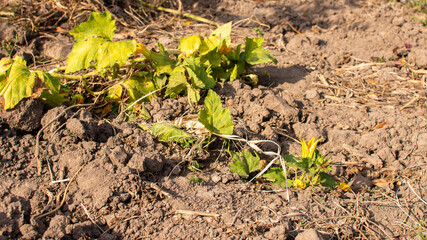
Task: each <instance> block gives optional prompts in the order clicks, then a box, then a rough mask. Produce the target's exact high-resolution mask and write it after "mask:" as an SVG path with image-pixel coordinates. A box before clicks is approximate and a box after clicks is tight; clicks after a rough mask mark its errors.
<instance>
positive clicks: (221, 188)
mask: <svg viewBox="0 0 427 240" xmlns="http://www.w3.org/2000/svg"><path fill="white" fill-rule="evenodd" d="M36 2H38V3H40V4H39V5H37V6H38V8H34V9H36V10H37V11H38V12H37V14H35V15H34V16H35V19H30V20H31V21H34V22H35V23H39V24H40V27H41V31H39V32H38V33H36V32H35V31H31V30H29V29H31V28H29V27H28V26H26V27H24V26H20V25H15V24H14V25H11V24H7V23H3V22H0V30H1V29H3V32H4V33H5V34H4V35H2V36H0V37H1V38H0V41H1V42H2V43H3V44H9V45H7V46H12V45H10V44H12V42H10V40H11V39H12V37H14V36H17V41H16V48H15V49H14V50H13V51H12V52H11V53H12V54H20V53H23V52H25V51H27V50H28V51H29V52H28V53H30V55H28V56H27V58H26V59H28V60H31V61H32V62H34V60H37V59H42V58H45V57H50V58H63V57H65V56H66V55H67V53H68V52H69V50H70V48H71V46H72V42H71V39H72V38H71V37H70V36H69V35H68V34H67V33H65V32H64V31H62V30H61V29H66V30H70V29H71V28H72V27H73V26H75V25H76V24H77V23H78V22H80V21H82V20H83V19H84V17H85V16H87V15H88V14H89V11H87V10H84V11H82V14H81V15H78V16H76V15H75V13H74V11H68V10H69V9H70V5H67V4H65V3H63V4H60V5H58V6H57V7H58V8H60V9H62V10H61V11H56V10H55V9H56V8H52V6H50V5H48V4H46V3H45V2H43V1H36ZM124 2H125V1H117V3H115V2H114V1H113V2H112V3H107V2H105V3H103V4H100V3H93V2H91V1H87V5H86V8H87V9H92V10H98V11H102V10H106V9H108V10H110V11H111V12H112V13H113V14H114V16H115V17H117V19H118V20H117V21H118V23H119V30H118V33H117V37H118V38H122V39H126V38H137V40H138V41H139V42H142V43H144V44H147V45H148V46H154V43H155V42H157V41H161V42H162V43H164V44H165V46H166V47H167V48H175V47H176V46H177V45H178V44H179V38H181V37H183V36H188V35H191V34H199V33H209V32H210V30H212V29H213V28H212V27H210V26H207V25H200V24H197V23H196V20H192V22H191V23H186V21H187V20H188V19H183V18H180V17H175V18H174V21H170V20H169V19H168V18H169V17H170V16H171V15H166V14H165V13H160V12H156V11H153V10H152V9H148V8H143V9H142V10H141V11H138V10H136V8H129V9H128V8H125V7H123V6H126V4H124ZM179 2H180V1H169V2H168V3H167V4H169V5H168V7H175V8H178V7H179V6H178V5H179V4H178V3H179ZM31 4H32V3H26V2H25V1H24V2H23V5H22V7H21V9H20V11H16V12H15V13H14V14H17V15H19V12H21V13H26V12H27V11H29V9H31V8H30V7H31V6H33V5H31ZM4 6H5V7H4V9H6V10H10V9H11V7H12V6H13V5H12V4H11V3H4ZM34 6H35V5H34ZM34 6H33V7H34ZM42 6H43V7H42ZM132 6H133V5H132ZM74 7H75V8H76V9H86V8H84V6H83V4H82V3H78V4H76V5H75V6H74ZM181 7H182V9H183V10H184V11H190V12H191V13H193V14H198V15H200V16H203V17H206V18H210V19H213V20H215V21H217V22H222V23H225V22H227V21H230V20H233V21H234V25H235V27H234V30H233V39H236V40H235V41H236V43H241V42H243V38H244V37H245V36H251V37H254V36H257V34H260V33H261V32H263V33H264V37H265V41H266V46H267V48H268V49H269V50H270V51H271V52H272V53H273V55H275V56H276V57H277V58H278V60H279V63H278V64H277V65H276V66H271V65H269V66H261V67H259V68H257V69H256V70H257V71H258V72H259V73H260V76H259V78H260V79H259V85H257V86H249V85H246V84H244V83H242V82H241V81H238V80H236V81H233V82H224V83H219V84H218V85H217V86H216V88H215V90H216V91H217V92H218V94H219V96H220V97H221V99H222V101H223V104H224V106H227V107H229V108H230V111H231V114H232V119H233V122H234V124H235V128H234V129H235V130H234V134H236V135H239V136H241V137H243V138H247V139H250V140H254V139H267V140H272V141H275V142H277V143H278V144H279V145H280V146H281V148H282V154H288V153H291V154H297V155H298V154H300V151H301V150H300V149H301V145H300V143H299V142H298V141H299V140H300V139H306V140H308V139H310V138H311V137H316V138H317V139H321V143H320V144H319V151H320V152H321V153H323V154H324V155H326V157H327V158H330V159H331V164H332V167H333V171H332V173H331V174H332V175H333V177H334V178H335V179H336V180H337V181H338V182H345V183H348V184H349V185H350V187H351V188H352V191H347V192H346V191H343V190H341V189H339V188H337V189H335V190H332V191H331V190H325V189H320V188H312V187H310V188H308V189H305V190H302V189H289V190H287V189H280V188H278V187H275V186H272V185H271V184H270V183H268V182H265V181H263V180H261V179H258V180H256V181H254V182H252V183H248V182H247V180H244V179H241V178H240V177H239V176H238V175H237V174H233V173H231V172H230V169H229V166H228V163H229V162H230V159H229V157H228V155H227V154H226V152H225V151H224V150H223V149H222V146H221V144H220V143H219V142H213V143H211V144H210V147H209V148H208V149H192V150H190V149H188V148H184V149H183V148H181V147H179V146H175V145H169V144H164V143H161V142H159V141H158V140H157V139H156V138H154V137H153V136H152V135H151V134H150V133H149V132H147V131H144V130H143V129H142V128H141V127H140V126H139V125H138V124H137V123H138V122H123V121H121V120H117V119H115V118H113V117H110V118H107V119H100V118H99V117H98V116H96V115H93V111H91V109H90V108H67V107H66V106H60V107H56V108H52V109H48V108H47V107H46V106H45V105H44V104H43V103H42V102H40V101H38V100H31V99H26V100H24V101H22V102H21V103H20V104H19V105H18V106H17V107H16V108H15V109H14V110H12V111H1V112H0V119H1V122H0V164H1V168H0V182H1V184H0V199H1V201H0V239H40V238H42V239H49V238H61V239H136V238H150V239H151V238H159V239H188V238H197V239H204V238H208V239H214V238H218V239H228V238H239V239H240V238H242V239H243V238H245V239H246V238H249V239H252V238H253V239H354V238H379V239H393V238H399V239H410V238H412V237H413V236H416V235H417V234H418V236H420V237H422V236H426V235H427V233H426V226H425V223H424V221H423V220H425V219H426V214H425V213H426V212H427V206H426V204H425V199H426V198H425V196H426V195H427V192H426V189H427V186H426V182H427V181H426V180H427V179H426V176H427V172H426V169H427V168H426V167H425V166H426V165H427V158H426V156H427V150H426V149H427V130H426V129H427V121H426V117H427V116H426V112H427V111H426V107H425V100H426V97H427V92H426V82H425V70H424V69H425V68H426V67H427V64H426V57H425V56H426V55H425V54H424V53H425V50H424V49H423V47H424V46H425V45H426V43H427V42H426V41H427V38H426V37H425V34H423V33H425V31H426V28H425V27H424V26H423V25H422V24H421V23H420V22H419V21H417V20H416V19H417V17H418V15H419V13H417V12H414V11H413V10H412V9H408V8H405V6H404V5H402V4H399V3H379V2H376V3H373V2H372V1H371V2H369V1H323V2H320V1H312V2H307V1H299V0H293V1H287V2H286V3H285V2H274V3H273V2H268V1H250V2H247V1H227V0H221V1H211V2H204V3H202V2H198V1H185V2H183V5H182V6H181ZM67 9H68V10H67ZM229 9H233V11H230V10H229ZM144 11H146V12H144ZM61 13H62V15H61ZM43 16H44V17H45V18H46V19H45V20H42V17H43ZM61 16H62V17H61ZM73 16H74V17H75V18H74V17H73ZM129 19H133V20H134V21H135V23H134V24H130V23H131V22H132V21H130V20H129ZM148 20H153V23H150V24H149V23H148ZM30 25H31V24H30ZM56 27H60V28H58V29H56ZM254 28H257V29H258V33H257V31H255V30H254ZM53 29H55V31H53ZM4 46H6V45H4ZM24 49H26V50H25V51H24ZM0 54H1V56H7V55H8V54H9V53H8V52H7V51H6V49H4V48H3V49H0ZM33 55H34V56H33ZM264 73H265V74H264ZM144 107H145V108H146V109H147V111H148V112H149V113H150V115H151V120H150V121H151V122H164V121H174V120H176V119H177V118H179V117H182V116H184V115H187V114H190V113H196V112H197V109H198V107H199V106H195V105H193V106H191V105H190V104H189V103H188V101H187V99H186V98H178V99H167V100H162V99H161V98H155V99H153V100H152V101H151V102H150V103H144ZM138 121H142V120H138ZM41 129H42V131H41V133H40V138H39V139H37V132H38V131H40V130H41ZM37 141H39V143H40V144H39V149H38V151H35V147H36V142H37ZM262 147H263V148H265V149H270V148H272V146H269V145H267V144H266V145H264V146H262ZM36 153H37V155H38V159H39V160H41V162H38V161H37V158H36V156H35V155H36ZM262 157H263V160H266V161H269V160H271V159H269V158H267V157H264V156H262ZM183 160H186V161H183ZM189 160H191V161H192V162H193V163H194V162H197V163H199V164H200V167H199V169H198V170H197V171H190V170H189V169H188V168H187V166H188V165H189V163H188V162H189ZM39 163H42V165H41V166H42V168H41V170H42V171H41V175H38V164H39ZM192 169H193V170H194V168H192Z"/></svg>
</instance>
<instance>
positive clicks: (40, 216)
mask: <svg viewBox="0 0 427 240" xmlns="http://www.w3.org/2000/svg"><path fill="white" fill-rule="evenodd" d="M85 165H86V164H83V165H82V166H81V167H80V168H79V170H77V172H76V173H75V174H74V175H73V177H72V178H71V180H70V181H69V182H68V184H67V186H66V187H65V190H64V193H63V196H62V200H61V203H60V204H59V205H58V206H57V207H56V208H55V209H53V210H51V211H49V212H47V213H42V214H38V215H36V216H34V219H40V218H43V217H45V216H48V215H50V214H52V213H54V212H56V211H58V210H59V209H60V208H61V207H62V205H64V203H65V201H66V200H67V192H68V189H69V188H70V185H71V183H72V182H73V181H74V180H75V179H76V177H77V175H78V174H79V173H80V171H81V170H82V169H83V167H84V166H85Z"/></svg>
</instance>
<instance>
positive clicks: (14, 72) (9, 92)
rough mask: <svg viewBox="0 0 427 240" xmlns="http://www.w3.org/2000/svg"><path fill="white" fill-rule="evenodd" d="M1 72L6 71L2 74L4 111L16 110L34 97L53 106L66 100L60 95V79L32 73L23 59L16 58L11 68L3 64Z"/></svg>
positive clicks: (1, 86)
mask: <svg viewBox="0 0 427 240" xmlns="http://www.w3.org/2000/svg"><path fill="white" fill-rule="evenodd" d="M0 63H1V62H0ZM0 70H4V71H5V72H0V89H1V91H0V101H1V105H2V107H3V109H4V110H7V109H12V108H14V107H15V106H16V105H17V104H18V103H19V102H20V101H21V100H22V99H24V98H27V97H31V96H33V95H34V96H35V97H40V98H42V99H43V100H45V101H46V102H48V103H49V104H51V105H58V104H59V103H61V102H62V101H63V100H64V99H62V98H61V97H60V96H59V94H58V93H59V87H60V82H59V79H58V78H56V77H53V76H51V75H50V74H48V73H46V72H42V71H34V72H30V70H28V68H27V63H26V62H25V60H24V59H22V58H21V57H15V59H14V60H13V63H12V64H11V65H10V68H7V67H5V65H4V64H3V66H2V67H1V69H0Z"/></svg>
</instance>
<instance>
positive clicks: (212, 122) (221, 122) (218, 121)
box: [199, 90, 234, 135]
mask: <svg viewBox="0 0 427 240" xmlns="http://www.w3.org/2000/svg"><path fill="white" fill-rule="evenodd" d="M199 122H201V123H202V124H203V125H204V126H205V127H206V129H208V130H209V131H210V132H213V133H219V134H225V135H230V134H233V127H234V125H233V123H232V122H231V114H230V109H229V108H222V104H221V99H220V98H219V96H218V95H217V94H216V93H215V92H214V91H212V90H209V92H208V95H207V96H206V99H205V109H204V110H200V113H199Z"/></svg>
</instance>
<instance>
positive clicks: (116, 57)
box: [96, 40, 136, 70]
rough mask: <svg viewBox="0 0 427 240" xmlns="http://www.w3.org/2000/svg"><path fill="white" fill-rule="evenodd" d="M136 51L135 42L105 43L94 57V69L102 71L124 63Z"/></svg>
mask: <svg viewBox="0 0 427 240" xmlns="http://www.w3.org/2000/svg"><path fill="white" fill-rule="evenodd" d="M135 50H136V41H135V40H132V41H121V42H105V43H102V44H101V45H100V46H99V49H98V52H97V55H96V68H97V69H98V70H99V69H102V68H106V67H110V66H113V65H114V64H115V63H118V64H123V63H125V62H126V61H127V60H128V58H129V57H130V55H131V54H132V53H134V52H135Z"/></svg>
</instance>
